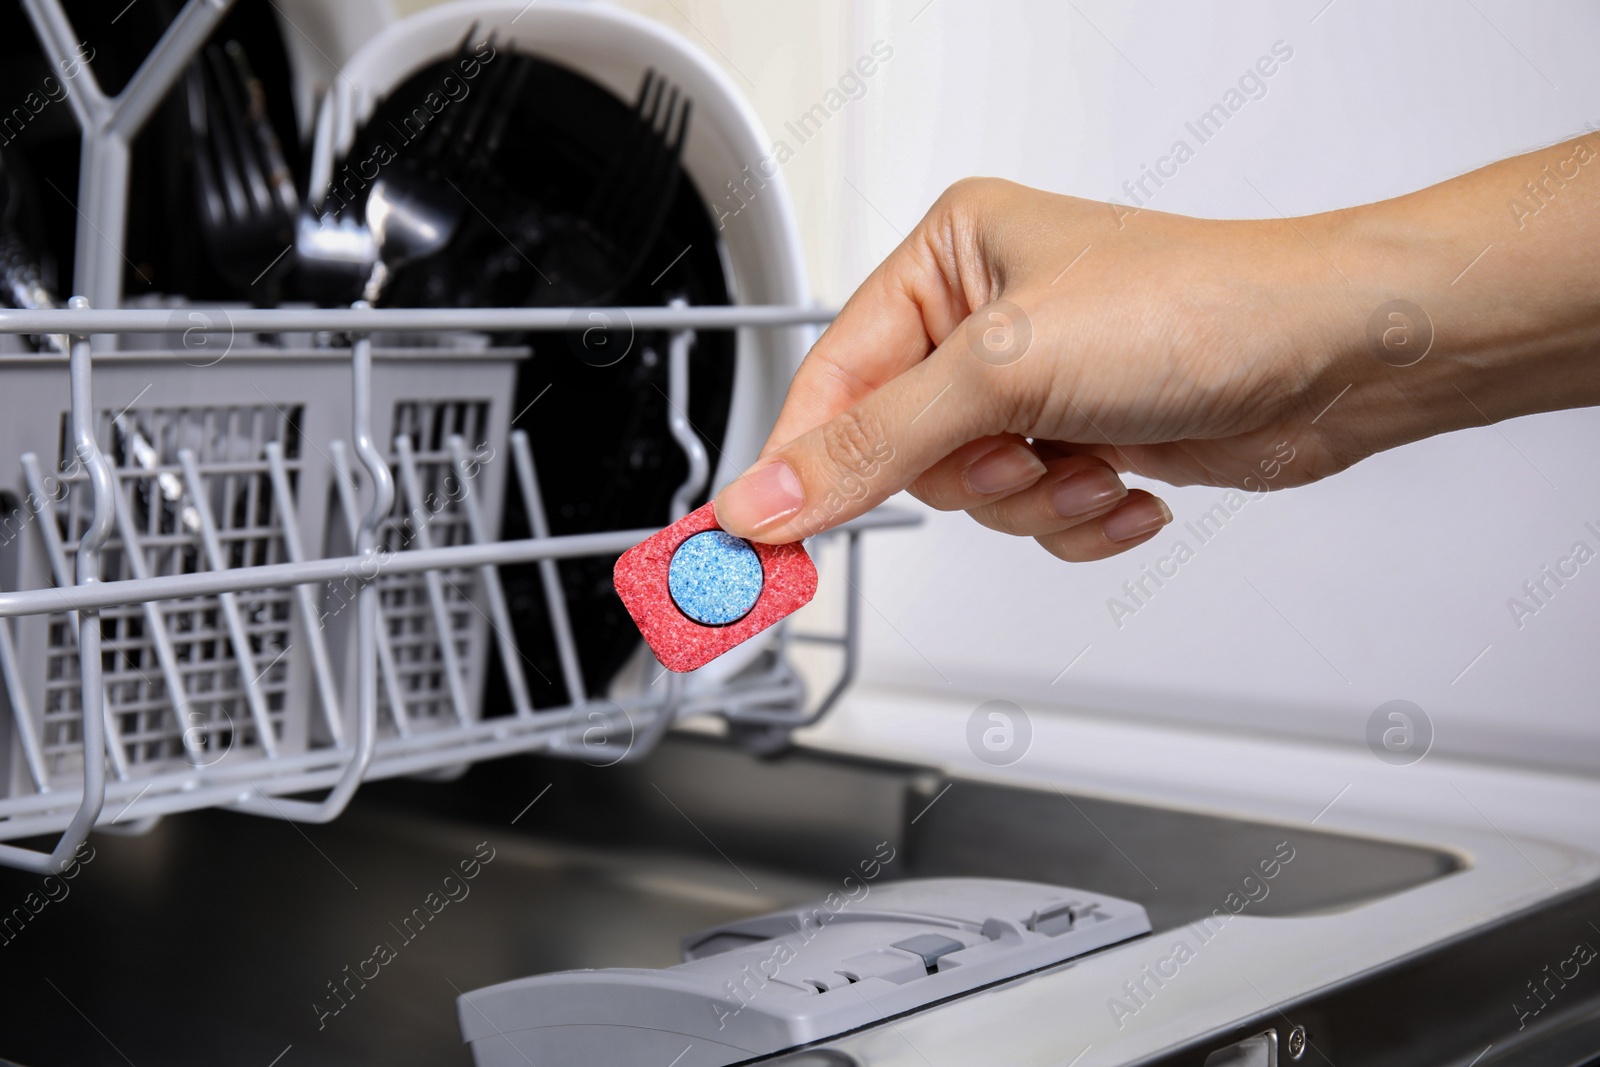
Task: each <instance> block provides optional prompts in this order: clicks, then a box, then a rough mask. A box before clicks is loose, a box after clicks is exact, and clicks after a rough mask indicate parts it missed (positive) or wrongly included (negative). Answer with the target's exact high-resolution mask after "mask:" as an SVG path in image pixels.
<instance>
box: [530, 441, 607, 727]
mask: <svg viewBox="0 0 1600 1067" xmlns="http://www.w3.org/2000/svg"><path fill="white" fill-rule="evenodd" d="M511 459H512V462H513V464H514V465H515V467H516V468H517V484H518V486H519V487H520V488H521V489H522V506H523V509H524V510H525V511H526V512H527V515H528V528H529V530H531V531H532V533H533V536H534V537H537V538H545V537H549V536H550V521H549V520H548V519H547V518H546V517H545V513H544V497H542V496H540V495H539V472H538V470H537V469H536V468H535V467H534V465H533V449H532V448H530V447H529V446H528V435H527V434H526V433H524V432H523V431H521V430H513V431H511ZM539 577H540V579H541V580H542V581H543V582H544V602H545V607H546V609H547V610H548V611H549V614H550V629H551V631H552V632H554V634H555V635H556V652H557V653H558V654H559V655H560V657H561V679H562V681H564V682H565V683H566V685H567V703H569V704H572V705H578V704H583V703H585V702H586V701H588V699H589V696H588V693H587V691H586V690H585V689H584V686H583V668H582V667H581V666H580V665H579V663H578V644H577V642H576V641H574V640H573V639H572V621H571V619H569V618H568V617H567V594H566V591H565V590H564V589H562V588H561V572H560V571H559V570H557V568H556V561H555V560H553V559H541V560H540V561H539Z"/></svg>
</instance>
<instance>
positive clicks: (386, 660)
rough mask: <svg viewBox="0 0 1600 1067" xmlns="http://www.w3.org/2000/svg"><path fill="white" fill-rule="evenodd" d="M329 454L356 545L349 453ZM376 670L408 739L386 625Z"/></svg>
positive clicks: (336, 448)
mask: <svg viewBox="0 0 1600 1067" xmlns="http://www.w3.org/2000/svg"><path fill="white" fill-rule="evenodd" d="M328 451H329V452H330V453H332V456H331V457H330V458H331V459H332V460H333V476H334V481H335V482H336V483H337V484H338V486H339V507H340V509H341V510H342V511H343V512H344V518H345V523H346V524H347V525H348V526H349V528H350V544H351V545H354V544H355V543H356V536H357V534H358V533H359V531H360V529H361V513H360V512H359V511H357V510H356V506H357V505H356V479H355V475H353V474H351V473H350V453H349V452H348V451H347V450H346V449H345V447H344V442H343V441H338V440H335V441H331V442H329V443H328ZM378 670H379V672H380V674H381V677H382V678H383V688H384V690H385V691H386V692H387V693H388V694H389V719H390V721H392V722H393V723H394V729H395V732H396V733H397V734H399V735H400V736H401V737H410V736H411V718H410V716H409V715H407V714H406V702H405V698H404V695H403V694H404V693H405V690H403V689H401V688H400V669H399V668H398V667H397V666H395V660H394V646H393V645H391V644H390V643H389V629H388V625H387V624H385V625H383V626H380V627H378Z"/></svg>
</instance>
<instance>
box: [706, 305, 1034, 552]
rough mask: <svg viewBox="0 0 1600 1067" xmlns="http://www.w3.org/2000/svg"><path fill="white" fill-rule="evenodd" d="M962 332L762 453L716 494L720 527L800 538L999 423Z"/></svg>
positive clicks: (762, 536)
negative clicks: (835, 412) (819, 422)
mask: <svg viewBox="0 0 1600 1067" xmlns="http://www.w3.org/2000/svg"><path fill="white" fill-rule="evenodd" d="M961 335H962V331H959V330H958V331H956V332H955V333H954V334H952V335H951V337H950V338H949V339H948V340H947V342H946V344H944V345H941V346H940V347H939V348H938V349H936V350H935V351H934V353H933V354H932V355H930V356H929V357H928V358H927V359H925V360H923V361H921V362H920V363H917V364H916V365H915V366H913V367H911V368H910V369H909V370H907V371H905V372H904V373H902V374H899V375H897V376H896V377H894V378H891V379H890V380H889V381H887V382H885V383H884V384H883V385H882V386H880V387H879V388H877V389H875V390H873V391H872V392H871V393H868V394H867V395H866V396H865V397H864V398H862V399H861V400H860V401H859V402H858V403H856V405H855V406H854V407H851V408H849V409H848V410H846V411H843V412H841V413H840V414H838V415H836V416H834V417H833V418H832V419H830V420H828V421H827V422H825V423H823V424H822V425H820V426H817V427H816V428H814V429H812V430H809V431H808V432H806V433H804V434H802V435H800V436H799V437H797V438H795V439H794V440H792V441H790V442H789V443H788V444H786V445H784V446H783V447H781V448H778V449H776V450H774V451H772V452H769V453H768V454H767V455H765V456H763V457H762V458H761V459H760V460H759V461H757V463H756V464H755V465H754V466H753V467H751V468H750V469H749V470H747V471H745V473H744V474H742V475H740V476H739V477H738V478H737V479H736V480H735V481H733V482H732V483H730V484H729V485H728V486H727V487H726V488H724V489H723V490H722V492H721V493H720V494H718V496H717V501H716V514H717V521H718V523H720V524H721V525H722V527H723V528H724V529H726V530H727V531H728V532H729V533H732V534H735V535H737V536H739V537H745V538H749V539H751V540H755V541H765V542H767V543H769V544H783V543H784V542H788V541H798V540H800V539H801V538H804V537H810V536H812V535H813V534H817V533H821V532H822V531H823V530H826V529H829V528H831V527H834V526H837V525H839V524H840V523H843V522H847V521H848V520H850V519H853V518H855V517H856V516H858V515H862V514H864V513H866V512H868V511H870V510H872V509H873V508H874V507H876V506H877V505H878V504H880V503H882V502H883V501H885V500H887V499H888V498H889V497H891V496H893V495H894V494H895V493H898V492H900V491H901V490H902V489H904V488H906V487H907V486H909V485H910V484H911V483H912V482H913V481H915V480H916V478H917V476H918V475H919V474H921V473H922V472H923V471H925V470H927V469H928V468H929V467H931V466H933V465H934V464H935V463H937V462H938V461H939V460H941V459H943V458H944V457H945V456H947V455H949V454H950V453H951V452H952V451H954V450H955V449H956V448H958V447H960V446H961V445H963V444H965V443H967V442H968V441H971V440H973V439H974V438H977V437H982V436H985V435H987V434H990V433H995V432H997V431H998V430H1001V429H1003V428H1004V427H1003V426H1001V425H999V423H1000V422H1002V421H1003V420H1001V419H1000V418H999V415H998V406H997V405H996V404H994V403H992V401H991V400H990V399H989V397H990V390H991V388H992V387H991V386H989V384H988V382H987V381H985V380H984V379H983V377H982V376H981V375H978V374H975V373H974V367H973V365H974V364H978V363H980V361H978V360H976V359H974V358H973V357H972V355H971V353H970V352H967V351H966V350H965V348H964V347H963V344H962V341H961V340H960V338H961Z"/></svg>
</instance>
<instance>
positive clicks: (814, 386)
mask: <svg viewBox="0 0 1600 1067" xmlns="http://www.w3.org/2000/svg"><path fill="white" fill-rule="evenodd" d="M932 229H935V228H934V227H930V226H929V225H928V224H927V223H926V222H924V223H923V224H921V225H919V226H918V227H917V230H916V232H915V233H913V234H912V235H911V236H910V237H908V238H906V239H905V240H904V241H902V242H901V243H900V245H899V247H897V248H896V249H895V250H894V251H893V252H892V253H890V254H889V258H888V259H886V260H884V261H883V262H882V263H881V264H879V265H878V267H877V269H875V270H874V271H873V272H872V273H871V274H870V275H868V277H867V280H866V281H864V282H862V283H861V286H860V288H858V289H857V290H856V291H855V293H854V294H853V295H852V296H851V297H850V299H849V300H848V301H846V303H845V305H844V308H843V309H842V310H841V311H840V312H839V314H838V317H836V318H835V319H834V320H833V322H832V323H831V324H830V325H829V326H828V328H827V330H826V331H824V332H823V334H822V337H821V338H819V339H818V341H817V343H816V344H815V345H813V346H812V348H811V351H810V352H808V353H807V354H806V357H805V359H804V360H803V361H802V362H801V364H800V369H799V370H798V371H796V372H795V376H794V380H793V381H792V382H791V383H790V385H789V392H788V395H787V396H786V397H785V398H784V401H783V409H782V411H781V412H780V413H779V414H778V421H777V422H776V423H775V424H774V425H773V427H772V433H771V434H770V435H768V437H767V442H766V444H764V445H763V446H762V448H761V454H762V455H763V456H765V455H767V454H768V453H769V452H771V451H773V450H774V449H776V448H779V447H781V446H783V445H785V444H787V443H788V442H790V441H792V440H794V439H795V438H797V437H799V436H800V435H801V434H803V433H806V432H808V431H810V430H813V429H815V428H816V427H818V426H821V425H822V424H823V423H825V422H827V421H828V420H830V419H832V418H833V417H834V416H835V415H838V414H839V413H840V412H842V411H848V410H849V409H850V408H852V407H854V406H855V405H856V404H858V403H860V401H861V400H862V399H864V398H865V397H866V396H867V395H868V394H870V393H872V392H873V391H875V390H877V389H879V388H881V387H882V386H883V385H884V384H885V383H886V382H889V381H891V380H892V379H894V378H896V377H898V376H900V375H901V374H904V373H905V372H906V371H908V370H910V369H911V368H912V367H914V366H916V365H917V364H918V363H920V362H922V361H923V360H924V359H926V358H927V357H928V355H929V353H931V352H932V351H933V350H934V347H935V346H936V345H938V344H939V342H941V341H943V340H944V339H945V337H947V336H948V335H949V334H950V332H951V331H952V330H954V329H955V328H956V326H957V325H959V324H960V323H961V321H962V320H963V319H965V318H966V317H967V315H968V313H969V311H970V309H969V308H968V307H967V302H966V298H965V295H964V294H963V293H962V292H961V291H960V286H959V285H957V284H953V283H952V281H951V279H952V278H953V277H954V276H955V275H954V270H953V269H952V268H951V267H950V266H949V264H950V250H949V249H947V248H940V247H938V245H937V243H936V242H937V238H934V237H931V236H930V234H929V231H930V230H932Z"/></svg>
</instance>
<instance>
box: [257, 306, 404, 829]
mask: <svg viewBox="0 0 1600 1067" xmlns="http://www.w3.org/2000/svg"><path fill="white" fill-rule="evenodd" d="M356 306H357V307H361V306H363V305H361V304H359V303H358V304H357V305H356ZM350 381H351V390H350V392H351V405H350V406H351V420H350V421H351V424H352V426H353V428H354V430H355V442H356V455H357V456H359V457H360V459H361V462H362V464H363V465H364V466H365V467H366V468H367V474H368V476H369V477H370V478H371V479H372V507H371V508H370V509H369V510H368V511H367V514H366V516H365V517H364V518H363V519H362V520H361V524H360V525H359V526H358V527H357V529H356V554H357V555H358V556H360V557H362V559H363V560H364V561H366V562H369V563H370V564H371V566H372V567H373V568H376V567H377V566H378V565H379V559H378V553H377V546H378V524H379V523H381V522H382V521H383V520H384V518H385V517H386V516H387V515H388V514H389V510H390V509H391V508H393V507H394V477H393V476H392V475H390V473H389V464H388V463H387V462H385V461H384V458H383V456H382V455H381V454H379V452H378V450H377V448H376V447H375V446H374V445H373V443H372V340H371V338H369V337H366V336H361V337H357V338H356V339H355V344H354V346H353V347H352V349H351V352H350ZM376 578H377V574H376V573H375V571H374V573H372V574H368V575H365V576H363V580H362V582H361V589H360V591H359V592H358V593H356V746H355V750H354V751H353V752H351V753H350V756H349V758H348V759H347V760H346V761H345V765H344V770H342V771H341V772H340V774H339V780H338V782H336V783H335V784H334V786H333V788H332V789H330V790H329V791H328V794H327V796H325V797H323V798H322V799H321V800H320V801H315V802H311V801H304V800H291V799H288V798H284V797H280V798H277V799H274V798H272V797H270V796H267V795H266V794H265V793H259V792H258V794H257V795H255V796H246V797H244V798H243V799H241V800H239V801H238V802H237V803H235V804H234V805H233V806H234V807H235V808H237V809H239V810H241V811H248V812H252V813H254V814H257V815H276V816H277V817H279V818H282V819H290V820H293V821H295V822H316V823H325V822H331V821H333V820H334V819H336V818H338V817H339V813H340V812H342V811H344V809H345V806H346V805H348V804H349V803H350V798H351V797H353V796H355V793H356V789H357V788H358V787H359V786H360V785H361V776H362V775H363V774H365V773H366V771H367V764H369V763H371V762H372V750H373V748H374V746H375V745H376V744H377V736H378V627H379V626H380V625H382V620H381V619H380V618H379V615H378V587H377V585H375V584H374V582H375V580H376Z"/></svg>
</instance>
